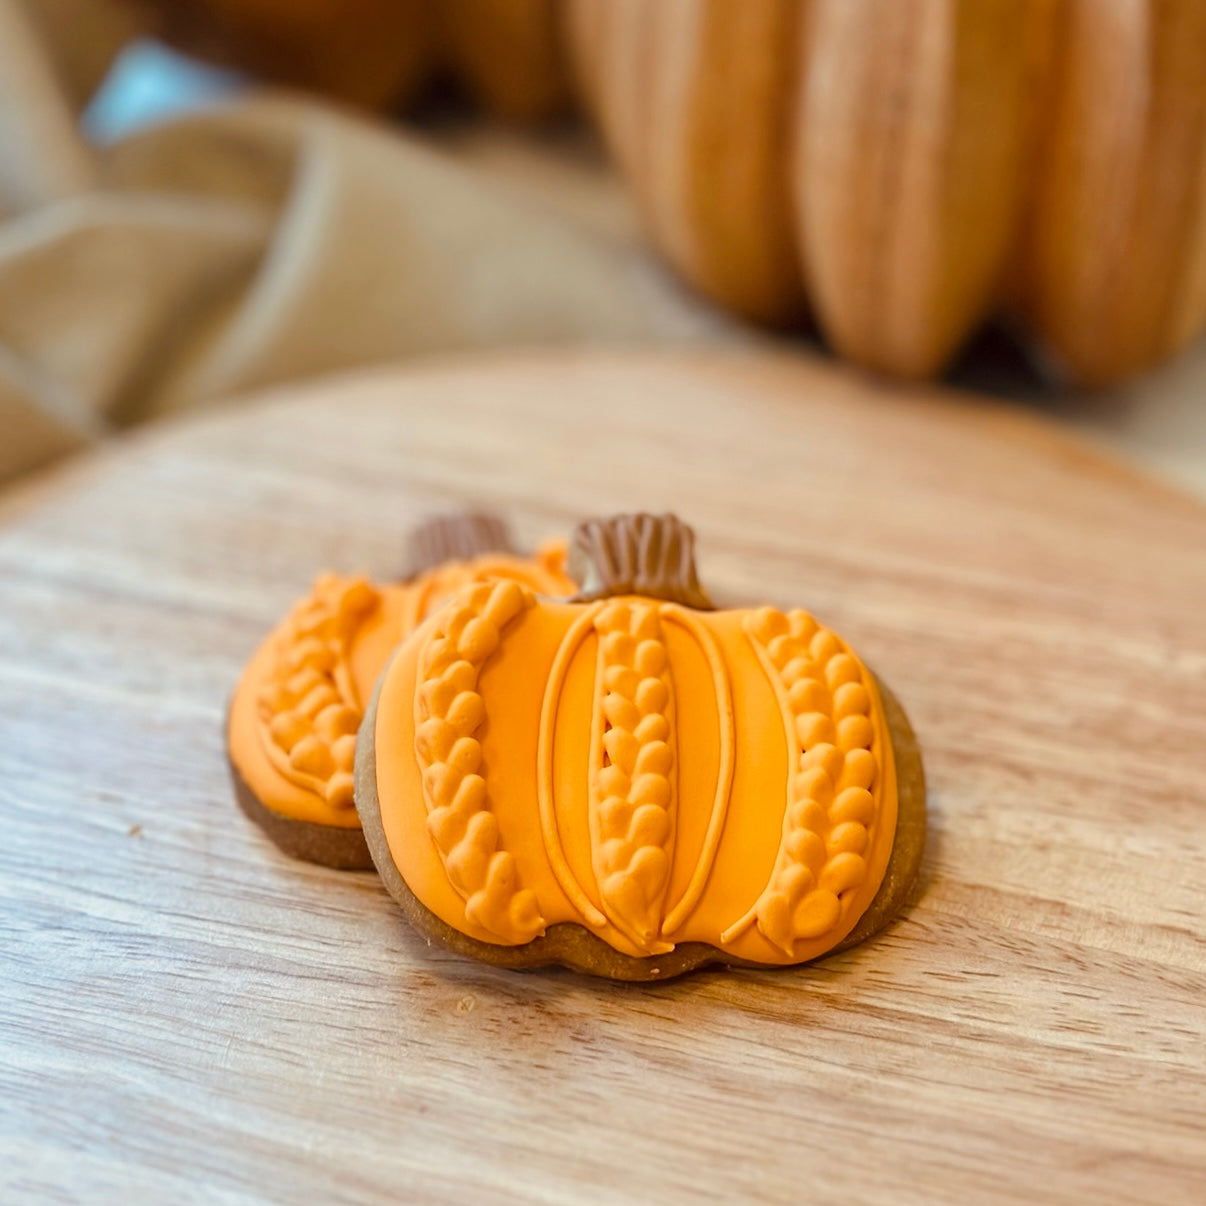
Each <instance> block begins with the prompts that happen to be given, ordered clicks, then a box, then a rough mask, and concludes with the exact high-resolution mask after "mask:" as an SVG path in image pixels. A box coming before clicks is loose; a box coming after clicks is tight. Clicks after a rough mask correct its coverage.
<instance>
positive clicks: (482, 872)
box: [415, 581, 545, 945]
mask: <svg viewBox="0 0 1206 1206" xmlns="http://www.w3.org/2000/svg"><path fill="white" fill-rule="evenodd" d="M535 601H536V600H535V596H534V595H533V594H532V592H531V591H529V590H527V589H526V588H525V587H522V586H520V585H519V584H518V583H517V582H509V581H502V582H495V583H484V584H482V585H479V586H474V587H472V588H471V589H469V590H466V591H465V592H464V593H463V594H460V595H457V596H455V597H454V598H453V599H451V600H449V602H448V603H447V605H446V606H445V608H444V610H443V611H441V612H440V614H439V619H438V620H437V621H436V623H435V625H434V627H433V629H432V631H431V633H430V634H429V635H428V637H427V639H426V642H425V644H424V647H423V649H422V651H421V652H420V654H419V684H418V691H417V693H416V696H415V755H416V758H417V759H418V763H419V767H420V770H421V773H422V778H423V798H424V803H425V805H426V807H427V832H428V834H429V835H430V836H431V839H432V841H433V842H434V843H435V846H436V849H437V851H438V852H439V855H440V859H441V861H442V862H443V864H444V870H445V873H446V874H447V876H448V881H449V883H450V884H451V885H452V886H453V888H454V889H455V890H456V892H457V893H458V894H459V895H460V896H461V898H462V899H463V900H464V901H465V916H466V917H467V918H468V919H469V920H470V921H471V922H473V923H474V924H475V925H478V926H480V927H481V928H482V929H483V930H485V931H487V932H488V933H490V934H493V935H494V936H495V937H496V938H498V939H500V940H501V941H502V942H504V943H509V944H514V945H520V944H522V943H525V942H530V941H531V940H532V939H533V938H537V937H539V936H540V935H541V934H543V933H544V929H545V922H544V918H543V917H542V916H541V914H540V909H539V906H538V903H537V899H536V894H535V892H533V891H532V890H531V889H530V888H525V887H523V885H522V884H521V883H520V881H519V869H518V866H517V865H516V861H515V856H514V855H513V854H511V853H510V852H509V851H506V850H503V849H502V848H501V847H500V844H499V843H500V835H499V827H498V818H497V817H496V816H495V815H494V813H493V812H492V811H491V808H490V801H489V798H488V792H487V785H486V780H485V777H484V776H483V774H482V773H480V772H481V769H482V763H481V758H482V751H481V745H480V744H479V742H478V741H477V740H476V739H475V737H474V736H473V734H474V733H475V732H476V731H477V730H478V728H479V727H480V726H481V724H482V723H483V722H484V720H485V718H486V712H485V705H484V704H483V702H482V698H481V696H480V695H479V694H478V692H477V680H478V675H479V674H480V672H481V669H482V667H483V665H484V664H485V663H486V661H487V660H488V659H489V657H490V655H491V654H492V653H493V652H494V650H495V649H496V648H497V647H498V644H499V641H500V640H501V639H502V636H503V632H504V630H505V629H506V627H507V626H508V625H509V624H510V623H511V622H512V621H513V620H515V619H516V618H517V617H518V616H519V615H520V614H521V613H522V612H524V611H526V610H527V609H528V608H529V607H532V606H533V605H534V603H535Z"/></svg>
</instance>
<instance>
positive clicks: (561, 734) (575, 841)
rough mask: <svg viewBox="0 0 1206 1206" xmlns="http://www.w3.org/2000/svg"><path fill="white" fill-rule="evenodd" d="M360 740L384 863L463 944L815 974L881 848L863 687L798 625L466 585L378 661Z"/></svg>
mask: <svg viewBox="0 0 1206 1206" xmlns="http://www.w3.org/2000/svg"><path fill="white" fill-rule="evenodd" d="M374 736H375V749H376V773H377V791H378V798H379V801H380V808H381V820H382V826H383V829H384V832H385V837H386V840H387V841H388V843H389V848H390V852H391V855H392V857H393V860H394V863H395V865H396V866H397V867H398V870H399V871H400V872H401V874H402V876H403V878H404V879H405V881H406V883H407V885H408V886H409V888H410V890H411V891H412V892H413V893H414V894H415V895H416V896H417V897H418V899H419V900H420V901H422V903H423V904H424V905H426V906H427V907H428V908H429V909H431V910H432V911H433V912H434V913H435V914H436V915H437V916H439V917H440V918H442V919H443V920H444V921H446V922H448V923H449V924H450V925H452V926H453V927H455V928H456V929H457V930H459V931H461V932H462V933H465V934H467V935H469V936H470V937H472V938H476V939H479V940H481V941H484V942H491V943H496V944H503V945H518V944H521V943H524V942H528V941H530V940H531V939H533V938H534V937H536V936H538V935H540V934H542V933H543V932H544V931H545V929H546V928H547V927H548V926H550V925H555V924H557V923H559V922H574V923H577V924H578V925H582V926H585V927H586V928H587V929H589V930H591V931H592V932H593V933H595V934H597V935H598V936H599V937H601V938H602V939H604V941H606V942H608V943H609V944H610V945H611V946H613V947H614V948H616V949H617V950H620V951H623V952H625V953H627V954H631V955H641V956H654V955H657V954H660V953H663V952H666V951H669V950H671V949H673V947H674V946H675V944H677V943H680V942H706V943H709V944H711V945H712V946H716V947H719V948H721V949H722V950H724V951H726V952H727V953H729V954H731V955H733V956H734V957H737V958H742V959H749V960H753V961H756V962H761V963H794V962H800V961H803V960H806V959H812V958H815V957H816V956H818V955H820V954H823V953H824V952H825V951H828V950H830V949H832V947H834V946H835V945H836V944H837V943H838V942H840V941H841V940H842V938H844V937H845V936H846V935H847V934H848V933H849V932H850V930H851V929H852V928H853V927H854V925H855V923H856V922H857V921H858V919H859V917H860V916H861V915H862V914H863V912H864V911H865V910H866V908H867V906H868V905H869V904H870V902H871V900H872V898H873V897H874V895H875V893H876V891H877V889H878V888H879V885H880V883H881V881H882V879H883V876H884V872H885V870H886V867H887V864H888V858H889V856H890V854H891V850H892V844H893V841H894V838H895V831H896V807H897V800H896V769H895V763H894V760H893V754H892V747H891V742H890V737H889V733H888V728H887V724H886V721H885V718H884V712H883V707H882V704H881V701H880V699H879V696H878V692H877V690H876V685H875V679H874V677H873V676H872V675H871V674H870V673H869V672H868V671H867V669H866V668H865V667H864V666H863V665H862V663H861V662H860V661H859V660H858V658H857V657H856V656H855V655H854V653H853V652H852V651H851V650H850V649H849V648H848V646H846V644H845V643H844V642H843V641H842V640H841V638H840V637H838V636H837V635H836V634H835V633H833V632H832V631H830V630H829V629H827V628H824V627H822V626H821V625H819V624H818V623H817V621H816V620H814V619H813V618H812V617H811V616H810V615H808V614H807V613H806V612H803V611H793V612H787V613H784V612H779V611H775V610H773V609H769V608H767V609H763V610H761V611H754V612H748V611H717V612H702V611H694V610H690V609H688V608H685V607H682V606H681V605H679V604H676V603H670V602H660V601H657V600H653V599H648V598H645V597H641V596H621V597H619V598H607V599H602V600H600V601H597V602H593V603H585V604H584V603H553V602H548V601H542V600H537V599H536V598H535V597H534V596H533V595H532V593H531V592H530V591H529V590H526V589H525V588H523V587H522V586H520V585H518V584H516V583H513V582H509V583H499V584H495V585H484V586H477V587H473V588H471V589H469V590H467V591H465V592H462V593H460V594H458V595H457V596H456V597H455V598H454V599H452V600H451V601H450V602H449V604H448V606H447V607H446V608H445V609H443V610H442V611H441V612H440V614H439V616H438V617H436V618H434V619H433V620H430V621H428V622H427V623H426V624H425V625H423V626H422V627H421V628H420V629H418V631H417V632H416V633H415V634H414V635H413V636H412V637H411V639H409V640H408V641H406V642H405V643H404V644H403V645H402V646H401V647H400V648H399V650H398V652H397V655H396V656H395V658H394V659H393V661H392V663H391V664H390V666H389V668H388V669H387V670H386V672H385V674H384V676H383V678H382V684H381V690H380V695H379V697H378V710H377V717H376V729H375V735H374Z"/></svg>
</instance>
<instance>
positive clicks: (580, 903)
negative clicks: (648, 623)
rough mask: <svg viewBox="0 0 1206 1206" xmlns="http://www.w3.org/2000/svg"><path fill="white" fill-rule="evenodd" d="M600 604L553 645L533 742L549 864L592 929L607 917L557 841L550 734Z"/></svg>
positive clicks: (599, 925)
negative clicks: (554, 650) (554, 649)
mask: <svg viewBox="0 0 1206 1206" xmlns="http://www.w3.org/2000/svg"><path fill="white" fill-rule="evenodd" d="M603 606H604V605H603V604H602V603H596V604H595V605H594V606H592V607H588V608H587V609H586V610H585V611H584V612H583V613H582V614H581V615H580V616H578V618H577V619H576V620H575V621H574V623H573V624H572V625H571V626H570V629H569V631H568V632H567V633H566V634H565V636H564V637H563V638H562V641H561V644H560V645H559V646H558V648H557V654H556V657H555V658H554V659H553V665H552V669H551V670H550V671H549V678H548V684H547V686H546V687H545V691H544V700H543V702H542V703H541V707H540V729H539V732H538V735H537V746H536V765H537V772H536V796H537V802H538V805H539V809H540V828H541V834H542V836H543V838H544V848H545V853H546V854H547V856H548V860H549V866H550V867H552V870H553V875H554V877H555V878H556V880H557V883H558V884H559V885H560V886H561V890H562V891H563V892H564V893H565V895H566V897H567V898H568V899H569V901H570V903H571V904H572V905H573V906H574V908H575V909H577V910H578V913H579V914H580V915H581V916H582V918H583V919H584V920H585V921H586V922H587V924H588V925H591V926H594V927H595V928H596V929H602V928H603V927H604V926H606V925H607V918H606V917H605V916H604V915H603V914H602V913H601V912H599V910H598V909H597V908H595V906H594V903H593V902H592V901H591V899H590V897H589V896H588V895H587V893H586V889H585V888H583V887H582V885H581V884H580V883H579V882H578V878H577V876H575V875H574V872H573V868H571V867H570V865H569V859H567V858H566V857H565V848H564V847H563V846H562V844H561V834H560V831H559V830H558V827H557V810H556V807H555V805H554V801H553V736H554V730H555V728H556V724H557V713H558V711H559V709H560V704H561V692H562V690H563V689H564V687H565V676H566V674H567V673H568V672H569V667H570V663H571V662H572V661H573V660H574V655H575V654H576V653H577V652H578V649H579V648H580V647H581V645H582V642H583V641H584V640H586V638H587V637H588V636H589V635H590V633H591V632H592V631H593V630H594V622H595V616H596V615H597V614H598V613H599V612H600V611H602V610H603Z"/></svg>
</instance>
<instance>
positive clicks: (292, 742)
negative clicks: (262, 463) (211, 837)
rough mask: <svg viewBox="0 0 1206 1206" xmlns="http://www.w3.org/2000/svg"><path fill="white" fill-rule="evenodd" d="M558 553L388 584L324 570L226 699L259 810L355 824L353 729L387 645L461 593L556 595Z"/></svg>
mask: <svg viewBox="0 0 1206 1206" xmlns="http://www.w3.org/2000/svg"><path fill="white" fill-rule="evenodd" d="M564 565H565V546H564V544H563V543H561V542H552V543H550V544H548V545H546V546H545V547H544V548H542V549H541V551H540V552H539V553H538V554H537V556H536V557H535V558H532V559H526V558H522V557H516V556H512V555H509V554H503V553H497V554H489V555H487V556H483V557H477V558H474V559H472V560H470V561H450V562H445V563H444V564H442V565H439V566H437V567H435V568H434V569H431V570H429V571H427V572H426V573H423V574H420V575H418V576H417V577H415V578H414V579H412V580H411V581H409V582H406V583H403V584H401V585H396V586H384V587H376V586H373V585H372V584H370V583H369V582H367V581H366V580H365V579H363V578H352V577H344V576H340V575H336V574H325V575H323V576H322V577H320V578H319V579H318V580H317V581H316V582H315V584H314V588H313V590H312V591H311V593H310V594H309V595H307V596H306V597H305V598H304V599H302V600H300V601H299V602H298V603H297V604H296V605H295V606H294V608H293V610H292V611H291V612H290V613H289V615H288V616H287V617H286V619H285V620H284V621H283V622H282V623H281V624H280V625H279V626H278V627H277V628H276V630H275V631H274V632H273V633H272V634H271V635H270V636H269V637H268V639H267V640H266V641H265V642H264V643H263V645H261V646H260V648H259V649H258V650H257V651H256V653H255V654H254V656H253V657H252V659H251V661H250V662H249V663H248V665H247V667H246V669H245V670H244V672H243V676H242V678H241V680H240V682H239V685H238V687H237V688H236V689H235V694H234V698H233V700H232V702H231V708H230V720H229V729H228V740H229V747H230V756H231V759H232V760H233V762H234V764H235V767H236V768H237V769H238V772H239V774H240V775H241V776H242V778H243V780H244V781H245V782H246V783H247V784H248V786H249V787H250V788H251V790H252V791H253V792H254V793H255V795H256V797H257V798H258V799H259V800H260V802H261V803H262V804H264V805H265V806H267V807H268V808H271V809H273V810H274V811H276V812H279V813H281V814H283V815H284V816H287V817H290V818H292V819H294V820H299V821H313V822H317V823H319V824H324V825H334V826H338V827H340V828H348V829H351V828H356V827H358V826H359V824H360V821H359V818H358V817H357V815H356V810H355V807H354V806H353V785H352V768H353V763H354V760H355V753H356V730H357V729H358V728H359V725H360V720H361V718H362V716H363V714H364V708H365V706H366V705H367V703H368V699H369V696H370V695H371V694H372V691H373V688H374V686H375V684H376V681H377V678H378V676H379V675H380V673H381V668H382V667H383V666H384V665H385V663H386V661H387V659H388V658H389V655H390V653H391V652H392V651H393V650H394V648H395V646H396V645H397V644H398V643H399V641H401V640H402V639H403V638H405V637H406V636H407V635H408V634H409V633H410V632H412V631H413V630H414V629H415V627H416V626H417V625H418V624H419V623H421V622H422V621H423V619H424V618H425V617H426V616H428V615H429V614H431V612H432V611H433V610H435V609H436V608H437V607H438V606H439V604H440V603H442V602H443V601H444V600H445V599H447V598H448V596H449V595H450V594H452V593H454V592H456V591H457V590H460V589H463V588H464V587H465V586H466V585H469V584H472V583H476V582H488V581H491V580H494V579H498V578H505V579H509V580H511V581H513V582H515V583H522V584H523V586H524V587H525V588H528V589H529V590H531V591H535V592H539V593H542V594H550V595H558V596H564V595H568V594H570V593H572V592H573V590H574V589H575V587H574V583H573V582H572V581H571V580H570V579H569V578H568V577H567V576H566V574H565V570H564Z"/></svg>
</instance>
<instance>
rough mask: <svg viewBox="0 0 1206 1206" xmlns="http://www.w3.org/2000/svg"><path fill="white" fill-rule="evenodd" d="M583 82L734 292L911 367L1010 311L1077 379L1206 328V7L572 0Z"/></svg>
mask: <svg viewBox="0 0 1206 1206" xmlns="http://www.w3.org/2000/svg"><path fill="white" fill-rule="evenodd" d="M570 32H571V40H572V43H573V50H574V57H575V61H576V67H577V73H578V76H579V78H580V83H581V88H582V91H583V94H584V96H585V97H586V99H587V102H588V104H589V105H590V107H591V108H592V110H593V112H594V113H595V115H596V117H597V119H598V121H599V123H600V124H601V126H602V129H603V132H604V134H605V137H606V138H607V140H608V142H609V144H610V145H611V147H612V149H613V151H614V154H615V155H616V157H617V159H618V160H619V162H620V163H621V165H622V167H623V169H624V170H625V172H626V174H627V175H628V177H629V178H630V180H631V182H632V185H633V187H634V189H635V192H636V194H637V197H638V199H639V201H640V203H641V205H642V206H643V208H644V211H645V214H646V218H647V220H648V223H649V225H650V226H651V228H652V231H653V234H654V237H655V238H656V240H657V242H658V243H659V245H660V246H661V248H662V250H663V251H664V252H665V254H666V255H667V256H668V257H669V258H670V259H671V260H672V262H673V263H674V264H675V265H676V266H677V268H678V269H679V270H680V271H681V272H682V273H683V274H684V275H685V276H686V277H687V278H688V279H689V280H690V281H691V282H693V283H694V284H695V285H696V286H698V287H699V288H700V289H701V290H703V291H704V292H706V293H707V294H709V295H710V296H711V297H713V298H714V299H716V300H717V301H719V302H720V303H722V304H723V305H725V306H727V307H730V308H731V309H733V310H736V311H737V312H739V313H741V314H744V315H746V316H748V317H751V318H754V319H758V320H761V321H764V322H768V323H775V324H787V323H790V322H793V321H795V320H797V319H798V318H799V317H800V316H801V315H802V314H803V313H804V311H805V309H806V307H808V306H811V307H812V308H813V309H814V310H815V313H816V317H817V319H818V321H819V323H820V325H821V327H822V328H823V329H824V331H825V333H826V335H827V336H828V338H829V340H830V342H831V343H832V345H833V346H834V347H835V348H836V349H837V350H838V351H840V352H841V353H842V354H844V355H846V356H848V357H850V358H851V359H853V360H855V361H858V362H861V363H863V364H865V365H868V366H870V367H873V368H875V369H878V370H881V371H884V372H887V373H890V374H894V375H899V376H904V377H922V376H926V375H929V374H932V373H934V372H936V371H938V370H940V369H941V368H942V367H943V365H944V364H945V363H946V362H947V361H948V360H949V359H950V357H951V356H952V355H953V353H954V352H955V351H956V350H957V349H958V347H959V345H960V344H961V343H962V342H963V340H964V339H965V338H966V337H967V336H968V335H969V333H970V332H971V331H972V330H973V329H974V328H975V327H976V325H977V324H978V323H979V322H980V321H981V320H982V319H983V318H985V317H986V316H987V315H988V314H989V313H990V312H992V311H994V310H1006V311H1008V312H1010V313H1011V314H1012V315H1013V316H1015V317H1017V318H1019V319H1020V320H1021V321H1022V323H1023V324H1024V325H1025V326H1027V327H1028V328H1029V330H1030V332H1031V333H1032V334H1033V335H1034V336H1035V337H1036V338H1037V340H1038V342H1039V344H1040V346H1041V347H1042V348H1043V349H1044V351H1045V353H1046V355H1047V356H1048V357H1049V358H1050V359H1051V360H1052V361H1053V362H1054V364H1055V365H1056V367H1057V368H1058V369H1059V370H1060V371H1062V372H1063V373H1064V374H1065V375H1066V376H1067V377H1068V378H1070V379H1071V380H1073V381H1076V382H1080V383H1083V384H1087V385H1101V384H1107V383H1110V382H1113V381H1117V380H1120V379H1123V378H1125V377H1128V376H1130V375H1132V374H1134V373H1137V372H1139V371H1141V370H1143V369H1145V368H1146V367H1148V366H1150V365H1152V364H1154V363H1155V362H1157V361H1159V360H1161V359H1162V358H1164V357H1166V356H1168V355H1170V354H1171V353H1173V352H1175V351H1176V350H1177V349H1178V348H1180V347H1182V346H1183V345H1184V344H1186V343H1187V342H1188V341H1189V340H1190V339H1192V338H1194V337H1195V336H1196V335H1197V334H1198V333H1199V332H1200V331H1201V329H1202V328H1203V325H1204V324H1206V188H1204V187H1203V181H1204V180H1206V3H1203V0H659V2H658V3H649V2H647V0H572V7H571V14H570Z"/></svg>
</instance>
